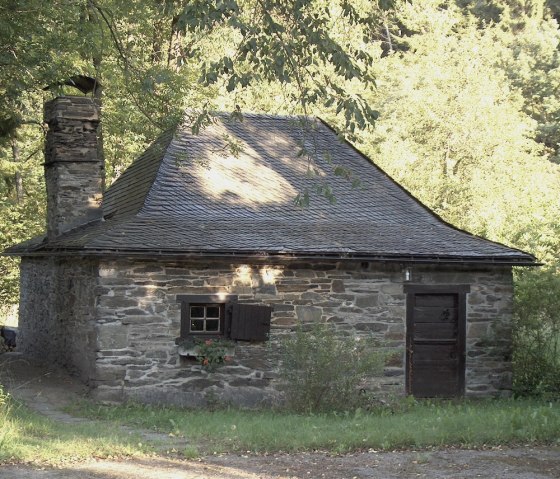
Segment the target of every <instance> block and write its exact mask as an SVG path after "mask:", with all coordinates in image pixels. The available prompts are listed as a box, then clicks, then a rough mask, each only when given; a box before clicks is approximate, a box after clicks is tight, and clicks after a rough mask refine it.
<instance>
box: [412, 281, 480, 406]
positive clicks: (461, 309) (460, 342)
mask: <svg viewBox="0 0 560 479" xmlns="http://www.w3.org/2000/svg"><path fill="white" fill-rule="evenodd" d="M403 286H404V287H403V290H404V293H405V294H406V361H405V386H406V394H407V395H412V375H411V374H412V371H411V370H410V366H411V360H412V345H413V339H414V334H413V333H414V296H415V295H416V294H456V295H457V301H458V303H457V316H458V317H457V323H458V324H457V349H458V353H459V365H458V366H459V393H458V396H463V395H464V393H465V360H466V328H467V293H470V291H471V286H470V285H469V284H411V283H408V284H404V285H403Z"/></svg>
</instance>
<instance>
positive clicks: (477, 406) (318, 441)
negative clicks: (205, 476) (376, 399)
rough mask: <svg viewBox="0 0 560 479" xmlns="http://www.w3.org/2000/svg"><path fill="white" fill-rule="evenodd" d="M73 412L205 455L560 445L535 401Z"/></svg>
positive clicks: (550, 419) (553, 406)
mask: <svg viewBox="0 0 560 479" xmlns="http://www.w3.org/2000/svg"><path fill="white" fill-rule="evenodd" d="M73 413H74V414H81V415H84V416H87V417H90V418H95V419H98V420H106V421H114V422H117V423H120V424H128V425H130V424H133V425H135V426H137V427H142V428H146V429H151V430H157V431H160V432H165V433H171V434H174V435H184V436H185V437H187V438H189V440H190V441H192V442H193V443H195V444H199V445H200V447H201V448H202V450H203V452H206V453H209V452H228V451H235V452H239V451H251V452H276V451H286V452H291V451H304V450H325V451H330V452H335V453H344V452H349V451H356V450H364V449H375V450H391V449H403V448H428V447H442V446H458V447H473V448H480V447H487V446H497V445H508V444H528V443H532V444H536V443H554V444H560V404H559V403H557V402H545V401H539V400H486V401H468V400H465V401H461V402H415V401H403V402H401V403H400V404H397V405H396V407H395V408H392V409H391V408H385V409H380V410H378V411H375V412H370V413H364V412H363V411H360V410H358V411H356V412H353V413H347V414H338V415H334V414H321V415H300V414H290V413H286V412H271V411H240V410H235V409H228V410H218V411H213V412H212V411H204V410H202V411H200V410H184V409H178V408H170V407H159V408H158V407H149V406H142V405H134V404H128V405H123V406H103V405H97V404H92V403H81V404H80V405H78V406H76V407H75V408H74V409H73Z"/></svg>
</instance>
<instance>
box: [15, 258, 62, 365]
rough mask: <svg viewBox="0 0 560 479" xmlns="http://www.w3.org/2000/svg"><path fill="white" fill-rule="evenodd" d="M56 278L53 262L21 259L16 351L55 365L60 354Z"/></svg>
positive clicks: (39, 259) (52, 260)
mask: <svg viewBox="0 0 560 479" xmlns="http://www.w3.org/2000/svg"><path fill="white" fill-rule="evenodd" d="M55 278H56V274H55V260H54V259H53V258H22V259H21V263H20V302H19V304H20V307H19V332H18V338H17V350H18V351H21V352H22V353H24V354H25V355H27V356H30V357H32V358H36V359H41V360H44V361H45V362H46V363H54V362H57V360H58V357H59V354H60V351H61V345H60V338H61V335H60V327H59V326H60V323H59V322H58V321H57V316H56V289H55Z"/></svg>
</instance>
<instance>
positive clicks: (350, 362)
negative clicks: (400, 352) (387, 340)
mask: <svg viewBox="0 0 560 479" xmlns="http://www.w3.org/2000/svg"><path fill="white" fill-rule="evenodd" d="M280 351H281V359H282V360H281V363H280V377H281V379H282V384H281V388H282V390H283V392H284V394H285V400H286V406H287V407H288V408H289V409H291V410H294V411H305V412H314V411H346V410H351V409H355V408H358V407H360V406H362V405H363V404H364V402H365V401H366V400H367V396H366V394H365V393H364V391H365V389H364V386H365V383H366V382H367V379H368V378H370V377H372V376H374V375H376V374H377V373H378V372H379V371H380V370H381V368H382V366H383V363H384V356H385V355H384V354H383V353H381V352H380V350H379V347H378V345H377V344H375V343H374V342H373V341H371V340H368V339H364V338H355V337H354V336H342V335H341V333H339V332H337V331H336V330H335V329H334V328H333V327H332V326H331V325H327V324H322V323H320V324H316V325H313V326H311V327H310V328H304V327H303V326H300V327H298V328H297V329H296V331H295V333H294V334H293V335H291V336H290V337H287V338H285V339H283V340H282V341H281V343H280Z"/></svg>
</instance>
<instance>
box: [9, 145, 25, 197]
mask: <svg viewBox="0 0 560 479" xmlns="http://www.w3.org/2000/svg"><path fill="white" fill-rule="evenodd" d="M19 160H20V151H19V146H18V144H17V140H16V139H15V138H14V139H13V140H12V161H13V162H14V163H16V164H17V163H19ZM18 166H19V165H18ZM14 182H15V188H16V202H17V204H18V205H20V204H21V203H22V202H23V177H22V176H21V172H20V171H19V169H18V171H16V173H15V175H14Z"/></svg>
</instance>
